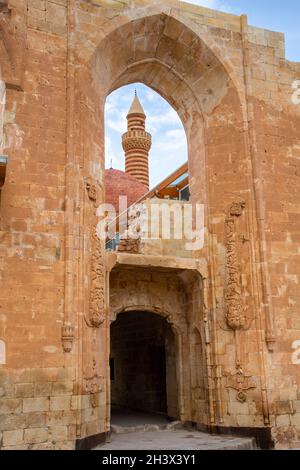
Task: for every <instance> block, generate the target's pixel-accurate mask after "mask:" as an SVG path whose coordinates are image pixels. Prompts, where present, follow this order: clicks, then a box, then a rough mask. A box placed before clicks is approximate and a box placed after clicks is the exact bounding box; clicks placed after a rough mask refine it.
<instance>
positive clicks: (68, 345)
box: [61, 324, 74, 353]
mask: <svg viewBox="0 0 300 470" xmlns="http://www.w3.org/2000/svg"><path fill="white" fill-rule="evenodd" d="M73 341H74V326H72V325H68V324H64V325H63V326H62V329H61V342H62V347H63V350H64V352H66V353H69V352H71V351H72V347H73Z"/></svg>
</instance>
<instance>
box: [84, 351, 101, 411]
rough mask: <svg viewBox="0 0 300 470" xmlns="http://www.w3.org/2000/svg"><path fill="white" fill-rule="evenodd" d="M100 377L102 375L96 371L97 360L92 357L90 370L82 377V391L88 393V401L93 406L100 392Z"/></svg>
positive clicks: (94, 406) (95, 404)
mask: <svg viewBox="0 0 300 470" xmlns="http://www.w3.org/2000/svg"><path fill="white" fill-rule="evenodd" d="M102 378H103V377H102V375H99V374H98V372H97V361H96V359H95V358H93V362H92V367H91V370H90V371H89V372H87V373H86V374H85V376H84V378H83V388H84V392H85V393H87V394H89V395H90V403H91V406H92V407H93V408H96V406H97V405H98V393H99V392H102V387H101V380H102Z"/></svg>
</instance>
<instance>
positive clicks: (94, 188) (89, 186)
mask: <svg viewBox="0 0 300 470" xmlns="http://www.w3.org/2000/svg"><path fill="white" fill-rule="evenodd" d="M85 187H86V190H87V193H88V197H89V199H90V201H91V202H92V203H93V205H94V207H95V208H97V207H98V203H99V191H100V188H99V185H98V183H97V182H96V181H95V180H93V179H92V178H87V180H86V183H85Z"/></svg>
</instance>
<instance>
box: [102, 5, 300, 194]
mask: <svg viewBox="0 0 300 470" xmlns="http://www.w3.org/2000/svg"><path fill="white" fill-rule="evenodd" d="M189 3H193V4H196V5H202V6H206V7H208V8H213V9H216V10H220V11H225V12H228V13H233V14H236V15H241V14H242V13H243V14H247V15H248V22H249V24H251V25H253V26H257V27H261V28H265V29H270V30H272V31H280V32H284V33H285V36H286V57H287V59H289V60H294V61H300V1H299V0H286V2H283V1H282V0H190V2H189ZM135 88H136V90H137V93H138V96H139V99H140V101H141V103H142V105H143V107H144V110H145V113H146V115H147V120H146V128H147V131H148V132H150V133H151V134H152V148H151V151H150V156H149V170H150V187H153V186H155V185H156V184H158V183H159V182H160V181H161V180H162V179H163V178H165V177H166V176H168V174H170V173H171V172H172V171H174V170H175V169H176V168H177V167H179V166H180V165H181V164H182V163H184V162H185V161H186V160H187V142H186V137H185V132H184V129H183V126H182V123H181V121H180V119H179V117H178V115H177V113H176V112H175V111H174V109H173V108H172V107H170V106H169V104H168V103H167V102H166V101H165V100H164V99H163V98H161V96H160V95H158V94H157V93H156V92H155V91H153V90H151V89H150V88H148V87H146V86H144V85H142V84H133V85H128V86H125V87H122V88H119V89H118V90H116V91H114V92H113V93H112V94H111V95H109V96H108V98H107V100H106V107H105V128H106V132H105V147H106V168H109V167H110V166H111V164H112V166H113V168H117V169H120V170H123V171H124V165H125V160H124V152H123V149H122V145H121V136H122V133H123V132H126V124H127V122H126V115H127V112H128V110H129V107H130V105H131V102H132V100H133V97H134V91H135Z"/></svg>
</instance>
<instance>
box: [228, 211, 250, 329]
mask: <svg viewBox="0 0 300 470" xmlns="http://www.w3.org/2000/svg"><path fill="white" fill-rule="evenodd" d="M244 209H245V203H244V202H240V203H233V204H232V205H231V206H230V209H229V213H228V216H227V218H226V221H225V234H226V288H225V289H226V290H225V319H226V323H227V325H228V326H229V328H231V329H232V330H244V329H246V328H247V327H248V326H249V319H248V315H247V306H246V303H245V300H244V296H243V292H242V282H241V266H240V262H239V260H240V256H241V253H240V252H239V247H238V237H239V234H238V233H237V219H238V218H239V217H241V216H242V214H243V211H244Z"/></svg>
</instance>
